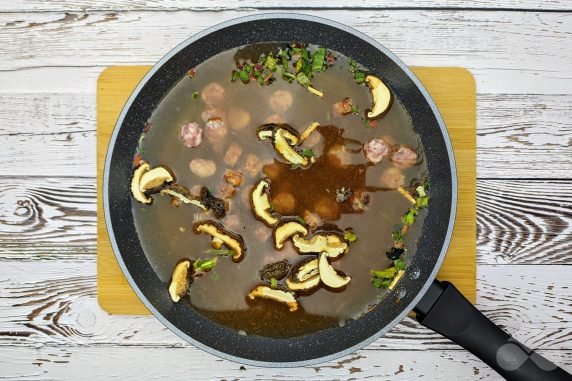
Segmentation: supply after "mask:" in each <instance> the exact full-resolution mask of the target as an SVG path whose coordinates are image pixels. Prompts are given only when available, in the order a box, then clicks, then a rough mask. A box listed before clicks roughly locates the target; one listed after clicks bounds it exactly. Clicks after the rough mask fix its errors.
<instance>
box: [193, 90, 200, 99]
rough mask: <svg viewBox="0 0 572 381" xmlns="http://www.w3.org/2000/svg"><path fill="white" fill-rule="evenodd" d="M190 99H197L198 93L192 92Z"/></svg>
mask: <svg viewBox="0 0 572 381" xmlns="http://www.w3.org/2000/svg"><path fill="white" fill-rule="evenodd" d="M191 98H193V99H199V92H198V91H197V90H195V91H193V93H192V94H191Z"/></svg>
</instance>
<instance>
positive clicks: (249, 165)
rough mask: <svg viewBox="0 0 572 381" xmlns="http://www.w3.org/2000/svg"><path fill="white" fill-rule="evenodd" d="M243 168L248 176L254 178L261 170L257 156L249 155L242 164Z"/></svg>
mask: <svg viewBox="0 0 572 381" xmlns="http://www.w3.org/2000/svg"><path fill="white" fill-rule="evenodd" d="M244 168H245V170H246V173H247V174H248V176H250V177H256V176H257V175H258V173H259V172H260V170H261V169H262V162H261V161H260V159H259V158H258V156H256V155H254V154H252V153H250V154H248V156H246V163H245V164H244Z"/></svg>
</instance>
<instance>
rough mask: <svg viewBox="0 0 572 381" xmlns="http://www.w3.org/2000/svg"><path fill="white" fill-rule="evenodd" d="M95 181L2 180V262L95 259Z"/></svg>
mask: <svg viewBox="0 0 572 381" xmlns="http://www.w3.org/2000/svg"><path fill="white" fill-rule="evenodd" d="M95 211H96V205H95V181H94V179H92V178H74V179H71V178H70V179H65V178H64V179H62V178H46V177H40V178H38V177H25V178H18V177H14V178H6V177H0V259H20V260H26V261H28V260H47V259H62V258H68V259H75V260H79V259H82V258H86V259H90V258H93V256H94V255H95V238H96V234H95V216H96V213H95Z"/></svg>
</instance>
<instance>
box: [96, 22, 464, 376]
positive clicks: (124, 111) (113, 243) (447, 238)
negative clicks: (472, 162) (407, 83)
mask: <svg viewBox="0 0 572 381" xmlns="http://www.w3.org/2000/svg"><path fill="white" fill-rule="evenodd" d="M267 19H295V20H301V21H309V22H314V23H319V24H324V25H327V26H329V27H334V28H337V29H340V30H342V31H344V32H347V33H350V34H352V35H354V36H356V37H358V38H360V39H362V40H364V41H365V42H367V43H369V44H371V45H372V46H374V47H375V48H376V49H378V50H380V51H381V52H383V53H384V54H385V55H387V56H388V57H389V58H390V59H391V60H393V61H394V62H395V63H396V64H397V65H398V66H399V67H400V69H401V70H403V71H404V73H405V74H406V75H407V76H408V77H409V78H410V79H411V81H412V82H413V83H414V84H415V85H416V86H417V88H418V89H419V91H420V92H421V94H422V95H423V97H424V99H425V101H426V102H427V104H428V105H429V107H430V109H431V111H432V112H433V114H434V116H435V119H436V121H437V124H438V125H439V128H440V130H441V134H442V136H443V140H444V142H445V146H446V148H447V153H448V155H447V156H448V159H449V165H450V169H451V209H450V215H449V222H448V227H447V232H446V235H445V238H444V241H443V245H442V247H441V252H440V254H439V256H438V259H437V261H436V263H435V265H434V266H433V269H432V271H431V273H430V275H429V276H428V278H427V281H426V282H425V284H424V285H423V286H422V288H421V290H420V291H419V292H418V293H417V295H415V297H414V298H413V299H412V301H411V302H410V303H409V304H408V305H407V307H406V308H404V309H403V311H402V312H401V313H399V314H398V315H397V316H395V318H394V319H393V320H391V321H390V322H389V323H388V324H386V325H385V326H384V327H383V328H382V329H380V330H379V331H377V332H376V333H375V334H373V335H371V336H369V337H368V338H367V339H365V340H363V341H361V342H359V343H357V344H354V345H352V346H351V347H348V348H346V349H344V350H341V351H338V352H336V353H332V354H328V355H326V356H322V357H315V358H312V359H308V360H300V361H290V362H271V361H259V360H252V359H247V358H242V357H238V356H234V355H231V354H228V353H225V352H222V351H219V350H217V349H214V348H212V347H210V346H208V345H205V344H203V343H201V342H199V341H198V340H196V339H194V338H193V337H191V336H189V335H187V334H186V333H184V332H182V331H181V330H180V329H179V328H177V327H176V326H175V325H174V324H172V323H171V322H169V321H168V320H167V319H166V318H164V317H163V316H162V315H161V313H160V312H159V311H158V310H157V309H156V308H155V307H154V306H153V305H152V303H150V302H149V300H148V299H147V297H146V296H145V295H144V294H143V292H142V291H141V290H140V289H139V288H138V287H137V286H136V283H135V280H134V279H133V277H132V276H131V274H130V272H129V271H128V269H127V266H126V264H125V262H124V261H123V258H122V256H121V255H120V251H119V247H118V245H117V240H116V237H115V234H114V232H113V229H112V222H111V216H110V213H109V211H110V204H109V198H108V197H106V195H107V194H108V193H109V186H108V180H109V177H110V171H111V156H112V153H113V150H114V148H115V143H116V140H117V136H118V134H119V130H120V127H121V126H122V124H123V122H124V119H125V116H126V114H127V112H128V110H129V108H130V107H131V105H132V104H133V102H134V101H135V99H136V98H137V95H138V94H139V92H140V91H141V89H142V88H143V87H144V86H145V84H146V83H147V82H148V81H149V80H150V79H151V78H152V77H153V75H154V74H155V73H156V72H157V71H158V69H159V68H161V67H162V66H163V65H164V64H165V63H166V62H167V61H169V60H170V59H171V58H172V57H173V56H175V55H176V54H177V53H179V52H180V51H181V50H183V49H184V48H185V47H186V46H188V45H189V44H191V43H193V42H195V41H197V40H199V39H201V38H203V37H205V36H207V35H208V34H211V33H213V32H215V31H218V30H220V29H224V28H227V27H230V26H233V25H236V24H241V23H245V22H250V21H257V20H267ZM457 186H458V184H457V175H456V164H455V157H454V153H453V148H452V143H451V140H450V137H449V134H448V131H447V128H446V126H445V123H444V121H443V118H442V116H441V114H440V113H439V110H438V109H437V106H436V105H435V102H434V101H433V99H432V98H431V96H430V95H429V93H428V91H427V90H426V89H425V87H424V86H423V84H422V83H421V81H420V80H419V79H418V78H417V77H416V76H415V74H413V72H412V71H411V70H410V69H409V68H408V67H407V65H405V63H403V62H402V61H401V60H400V59H399V58H398V57H397V56H396V55H395V54H393V53H392V52H391V51H390V50H388V49H387V48H386V47H384V46H383V45H381V44H380V43H379V42H377V41H376V40H374V39H373V38H370V37H369V36H367V35H365V34H364V33H362V32H360V31H358V30H356V29H353V28H351V27H348V26H346V25H344V24H341V23H339V22H336V21H332V20H330V19H327V18H323V17H318V16H311V15H306V14H299V13H282V12H280V13H263V14H257V15H249V16H243V17H239V18H234V19H232V20H228V21H225V22H222V23H219V24H216V25H214V26H211V27H209V28H207V29H205V30H203V31H201V32H199V33H197V34H195V35H193V36H191V37H189V38H188V39H186V40H185V41H183V42H182V43H180V44H179V45H177V46H176V47H175V48H174V49H172V50H171V51H170V52H169V53H167V54H166V55H165V56H163V57H162V58H161V59H160V60H159V61H158V62H157V63H156V64H155V65H154V66H153V67H152V68H151V69H150V70H149V72H148V73H147V74H146V75H145V76H144V77H143V79H142V80H141V81H140V82H139V84H138V85H137V87H136V88H135V89H134V90H133V93H132V94H131V95H130V97H129V98H128V100H127V102H126V103H125V106H124V107H123V109H122V111H121V113H120V115H119V117H118V119H117V122H116V124H115V127H114V130H113V133H112V135H111V138H110V141H109V147H108V150H107V153H106V160H105V167H104V174H103V187H102V192H103V202H104V216H105V222H106V229H107V232H108V235H109V239H110V242H111V246H112V248H113V252H114V255H115V258H116V259H117V262H118V264H119V266H120V268H121V270H122V272H123V274H124V275H125V277H126V278H127V280H128V282H129V284H130V286H131V287H132V288H133V290H134V291H135V293H136V294H137V296H138V298H139V299H140V300H141V301H142V302H143V304H144V305H145V306H146V307H147V308H148V309H149V310H150V311H151V312H152V314H153V315H154V316H155V317H156V318H157V319H158V320H159V321H160V322H161V323H162V324H163V325H165V326H166V327H167V328H169V329H170V330H171V331H173V332H174V333H175V334H176V335H177V336H179V337H181V338H182V339H184V340H185V341H187V342H190V343H191V344H193V345H194V346H196V347H198V348H200V349H201V350H203V351H205V352H207V353H210V354H213V355H215V356H218V357H221V358H224V359H227V360H230V361H234V362H238V363H241V364H246V365H252V366H261V367H284V368H291V367H299V366H306V365H315V364H318V363H322V362H327V361H331V360H334V359H337V358H340V357H342V356H345V355H348V354H350V353H353V352H355V351H356V350H359V349H361V348H363V347H365V346H367V345H368V344H370V343H372V342H373V341H375V340H377V339H378V338H380V337H381V336H383V335H384V334H385V333H387V332H388V331H389V330H390V329H391V328H393V327H394V326H395V325H397V324H398V323H399V322H400V321H402V320H403V318H404V317H405V316H406V315H407V314H408V312H409V311H411V310H412V309H413V307H414V306H415V305H416V304H417V303H418V302H419V300H420V299H421V298H422V297H423V295H424V294H425V292H426V291H427V289H428V288H429V287H430V285H431V283H432V282H433V280H434V279H435V278H436V275H437V272H438V271H439V269H440V267H441V265H442V263H443V261H444V259H445V255H446V253H447V250H448V248H449V244H450V241H451V237H452V232H453V227H454V224H455V216H456V208H457V191H458V189H457Z"/></svg>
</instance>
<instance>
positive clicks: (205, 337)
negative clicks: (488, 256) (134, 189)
mask: <svg viewBox="0 0 572 381" xmlns="http://www.w3.org/2000/svg"><path fill="white" fill-rule="evenodd" d="M380 28H383V25H380ZM265 41H300V42H305V43H312V44H319V45H323V46H327V47H329V48H332V49H333V50H336V51H339V52H341V53H343V54H345V55H347V56H349V57H353V58H355V59H356V60H357V61H358V62H361V63H363V64H364V65H366V66H367V67H368V68H370V69H371V70H372V71H373V73H374V74H375V75H377V76H379V77H380V78H382V79H383V80H384V81H385V82H386V83H387V84H388V85H389V87H390V88H391V89H392V90H393V91H394V92H395V94H396V95H397V97H398V98H399V99H400V100H401V101H402V102H403V104H404V105H405V107H406V108H407V110H408V111H409V113H410V114H411V117H412V118H413V125H414V126H415V128H416V130H417V132H418V133H419V135H420V137H421V140H422V143H423V147H424V150H425V156H426V160H427V165H428V168H429V174H430V181H431V194H432V199H431V205H430V208H429V214H428V217H427V218H426V219H425V226H424V229H423V233H422V236H421V238H420V240H419V245H418V246H419V249H418V252H417V254H416V255H415V257H414V259H413V263H412V265H411V266H410V270H414V269H418V270H419V276H418V277H417V278H416V279H413V277H412V276H405V277H404V278H403V279H402V280H401V282H400V283H399V286H398V287H397V289H396V291H395V292H394V293H392V294H391V295H390V296H389V297H387V298H386V299H385V300H383V301H382V302H381V303H380V304H379V305H378V306H377V307H376V308H375V309H374V310H373V311H372V312H370V313H368V314H366V315H365V316H363V317H362V318H360V319H358V320H355V321H351V322H348V323H346V325H345V326H343V327H341V328H332V329H328V330H324V331H320V332H317V333H314V334H311V335H306V336H302V337H297V338H291V339H269V338H263V337H256V336H242V335H239V334H238V333H236V332H235V331H233V330H230V329H228V328H226V327H222V326H220V325H217V324H215V323H213V322H211V321H210V320H208V319H206V318H205V317H203V316H202V315H200V314H198V313H193V312H191V313H189V309H188V308H187V307H186V306H183V305H182V304H173V303H172V302H171V300H170V298H169V294H168V293H167V285H166V284H165V283H162V282H161V281H160V280H159V278H158V277H157V275H156V274H155V272H154V271H153V270H152V268H151V266H150V264H149V262H148V261H147V259H146V257H145V254H144V253H143V249H142V248H141V245H140V243H139V240H138V237H137V233H136V231H135V226H134V224H133V215H132V213H131V198H130V192H129V179H130V177H131V171H132V158H133V154H134V152H135V147H136V146H137V141H138V138H139V135H140V134H141V132H142V129H143V126H144V124H145V121H146V120H147V119H149V117H150V115H151V112H152V111H153V109H154V108H155V106H156V105H157V104H158V103H159V102H160V101H161V99H162V97H163V96H164V95H165V94H166V93H167V92H168V91H169V89H171V87H172V86H173V85H174V84H175V83H176V82H177V81H178V80H179V79H180V78H181V77H182V76H183V75H185V73H186V72H187V70H188V69H189V68H191V67H194V66H196V65H198V64H199V63H200V62H202V61H204V60H206V59H208V58H209V57H211V56H213V55H215V54H217V53H219V52H222V51H224V50H227V49H231V48H234V47H237V46H240V45H245V44H251V43H256V42H265ZM103 192H104V194H103V196H104V197H103V198H104V210H105V218H106V223H107V228H108V231H109V237H110V239H111V243H112V246H113V249H114V252H115V255H116V258H117V260H118V262H119V265H120V267H121V269H122V270H123V272H124V274H125V276H126V277H127V279H128V281H129V283H130V284H131V286H132V287H133V288H134V289H135V291H136V293H137V295H138V296H139V297H140V298H141V300H142V301H143V303H144V304H145V305H146V306H147V308H149V310H150V311H151V312H152V313H153V314H154V315H155V316H156V317H157V318H158V319H159V320H160V321H161V322H162V323H163V324H165V325H166V326H167V327H169V328H170V329H171V330H173V331H174V332H175V333H176V334H177V335H179V336H181V337H182V338H184V339H185V340H187V341H189V342H190V343H192V344H194V345H196V346H197V347H200V348H202V349H203V350H205V351H207V352H209V353H212V354H215V355H217V356H220V357H223V358H226V359H229V360H232V361H237V362H241V363H245V364H251V365H258V366H275V367H280V366H282V367H292V366H302V365H309V364H316V363H319V362H323V361H328V360H332V359H335V358H337V357H340V356H343V355H346V354H349V353H351V352H353V351H355V350H357V349H360V348H362V347H364V346H365V345H367V344H369V343H371V342H372V341H374V340H375V339H377V338H379V337H380V336H382V335H383V334H384V333H385V332H387V331H388V330H389V329H390V328H391V327H393V326H394V325H395V324H397V323H398V322H399V321H401V319H403V317H405V315H406V314H407V313H408V312H409V311H410V310H412V309H413V307H414V306H415V304H416V303H417V301H418V300H419V299H420V298H421V296H422V294H423V293H424V291H425V290H426V289H427V288H428V286H429V284H430V283H431V281H432V280H433V279H434V277H435V275H436V274H437V271H438V270H439V267H440V266H441V263H442V261H443V259H444V256H445V253H446V250H447V247H448V245H449V241H450V238H451V233H452V229H453V222H454V217H455V208H456V203H457V181H456V172H455V163H454V157H453V150H452V147H451V142H450V140H449V137H448V135H447V130H446V128H445V126H444V123H443V120H442V118H441V116H440V115H439V113H438V111H437V108H436V106H435V104H434V103H433V101H432V100H431V98H430V97H429V95H428V93H427V91H426V90H425V89H424V87H423V86H422V85H421V83H420V82H419V80H418V79H417V78H416V77H415V76H414V75H413V73H412V72H411V71H410V70H409V69H408V68H407V67H406V66H405V64H403V63H402V62H401V61H400V60H399V59H398V58H397V57H395V56H394V55H393V54H392V53H391V52H390V51H388V50H387V49H386V48H384V47H383V46H381V45H380V44H379V43H377V42H376V41H375V40H373V39H371V38H369V37H367V36H365V35H363V34H362V33H360V32H357V31H355V30H353V29H351V28H348V27H347V26H344V25H341V24H338V23H335V22H332V21H330V20H326V19H322V18H317V17H311V16H304V15H299V14H263V15H258V16H249V17H243V18H239V19H236V20H232V21H229V22H225V23H223V24H220V25H216V26H214V27H211V28H209V29H208V30H206V31H204V32H201V33H199V34H197V35H195V36H193V37H191V38H189V39H188V40H186V41H185V42H183V43H182V44H181V45H179V46H178V47H176V48H175V49H174V50H173V51H171V52H170V53H169V54H167V55H166V56H165V57H164V58H163V59H161V60H160V61H159V62H158V63H157V64H156V65H155V66H154V67H153V68H152V69H151V71H150V72H149V73H148V74H147V75H146V76H145V78H144V79H143V80H142V81H141V83H140V84H139V85H138V87H137V88H136V89H135V91H134V92H133V94H132V95H131V97H130V98H129V100H128V102H127V104H126V105H125V107H124V109H123V111H122V113H121V115H120V117H119V119H118V121H117V124H116V126H115V129H114V131H113V135H112V138H111V142H110V145H109V150H108V153H107V160H106V164H105V171H104V187H103ZM380 255H383V253H380ZM413 273H415V271H408V274H413ZM400 291H401V292H400ZM403 292H405V294H404V295H403ZM398 294H401V295H400V296H401V298H398V296H397V295H398ZM379 362H380V364H382V363H383V358H380V359H379Z"/></svg>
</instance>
